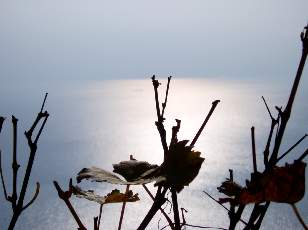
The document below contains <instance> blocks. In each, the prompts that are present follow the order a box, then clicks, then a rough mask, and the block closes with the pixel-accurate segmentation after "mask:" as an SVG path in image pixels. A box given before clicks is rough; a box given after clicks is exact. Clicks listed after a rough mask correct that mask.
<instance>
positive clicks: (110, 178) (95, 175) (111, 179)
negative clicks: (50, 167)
mask: <svg viewBox="0 0 308 230" xmlns="http://www.w3.org/2000/svg"><path fill="white" fill-rule="evenodd" d="M149 171H151V172H152V171H153V170H152V169H150V170H149ZM144 174H145V175H146V176H144V177H143V176H141V177H140V178H138V179H137V180H134V181H125V180H123V179H121V178H120V177H118V176H117V175H116V174H114V173H111V172H108V171H106V170H103V169H100V168H96V167H92V168H84V169H82V170H81V171H80V172H79V173H78V175H77V182H78V183H79V182H80V181H81V180H83V179H90V180H92V181H96V182H107V183H110V184H121V185H140V184H147V183H151V182H153V181H156V180H158V179H160V177H159V176H157V177H149V175H148V174H147V172H145V173H144Z"/></svg>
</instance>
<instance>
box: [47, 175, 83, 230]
mask: <svg viewBox="0 0 308 230" xmlns="http://www.w3.org/2000/svg"><path fill="white" fill-rule="evenodd" d="M53 184H54V186H55V188H56V189H57V191H58V195H59V198H60V199H62V200H63V201H64V202H65V204H66V206H67V208H68V209H69V210H70V212H71V214H72V216H73V217H74V219H75V221H76V222H77V224H78V226H79V229H80V230H86V227H85V226H84V225H83V223H82V222H81V220H80V218H79V216H78V214H77V213H76V211H75V209H74V207H73V206H72V204H71V202H70V200H69V199H70V197H71V195H72V189H71V185H72V179H70V185H69V190H68V191H65V192H64V191H63V190H62V189H61V187H60V186H59V184H58V182H57V181H54V182H53Z"/></svg>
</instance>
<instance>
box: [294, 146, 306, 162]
mask: <svg viewBox="0 0 308 230" xmlns="http://www.w3.org/2000/svg"><path fill="white" fill-rule="evenodd" d="M307 155H308V149H306V151H305V152H304V153H303V154H302V155H301V156H300V157H299V158H298V159H297V160H298V161H302V160H304V158H305V157H306V156H307Z"/></svg>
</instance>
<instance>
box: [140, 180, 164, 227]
mask: <svg viewBox="0 0 308 230" xmlns="http://www.w3.org/2000/svg"><path fill="white" fill-rule="evenodd" d="M166 192H167V188H163V190H162V187H161V186H159V187H158V189H157V192H156V195H155V198H154V202H153V205H152V207H151V208H150V210H149V212H148V213H147V215H146V216H145V218H144V219H143V221H142V222H141V224H140V225H139V227H138V229H137V230H143V229H145V228H146V227H147V226H148V224H149V223H150V221H151V220H152V218H153V217H154V215H155V214H156V213H157V211H158V210H159V209H160V207H161V206H162V205H163V204H164V203H165V202H166V198H165V194H166Z"/></svg>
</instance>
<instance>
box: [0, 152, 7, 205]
mask: <svg viewBox="0 0 308 230" xmlns="http://www.w3.org/2000/svg"><path fill="white" fill-rule="evenodd" d="M0 175H1V182H2V188H3V193H4V198H5V199H6V200H7V201H9V198H8V195H7V192H6V187H5V182H4V177H3V171H2V156H1V149H0Z"/></svg>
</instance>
